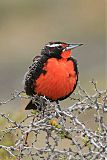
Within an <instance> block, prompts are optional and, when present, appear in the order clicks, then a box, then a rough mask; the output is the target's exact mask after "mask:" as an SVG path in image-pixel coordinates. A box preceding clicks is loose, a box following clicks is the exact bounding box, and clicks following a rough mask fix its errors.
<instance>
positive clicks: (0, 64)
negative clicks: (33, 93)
mask: <svg viewBox="0 0 107 160" xmlns="http://www.w3.org/2000/svg"><path fill="white" fill-rule="evenodd" d="M105 3H106V2H105V0H94V1H93V0H79V1H78V0H30V1H29V0H8V1H6V0H0V101H2V100H5V99H8V98H9V96H10V94H11V93H13V92H14V90H23V82H22V81H23V77H24V74H25V72H26V71H27V68H28V66H29V65H30V64H31V63H32V59H33V57H34V56H35V55H36V54H39V53H40V51H41V48H42V47H43V46H44V45H45V44H46V43H47V42H49V41H65V42H72V43H83V44H84V46H82V47H79V48H77V49H75V50H73V56H74V57H75V58H76V59H77V61H78V66H79V80H80V82H81V85H82V86H83V88H85V89H89V88H90V84H89V81H90V80H92V78H94V79H95V80H97V82H98V86H99V88H100V89H104V88H105V87H106V86H107V85H106V77H107V76H106V47H105V40H106V37H105V29H106V24H105V23H106V20H105V7H106V4H105ZM67 101H68V100H66V102H67ZM25 103H27V102H25ZM16 104H17V105H14V102H13V103H11V104H10V106H9V104H8V105H5V106H4V107H3V106H1V108H0V110H9V111H10V110H11V109H13V108H14V109H16V108H17V109H18V110H20V109H21V110H23V112H24V108H25V104H20V102H19V101H18V102H17V103H16Z"/></svg>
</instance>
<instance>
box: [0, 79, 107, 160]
mask: <svg viewBox="0 0 107 160" xmlns="http://www.w3.org/2000/svg"><path fill="white" fill-rule="evenodd" d="M91 84H92V85H93V87H94V91H95V93H94V94H91V95H90V94H89V93H87V92H86V91H85V90H84V89H83V88H82V87H81V86H80V84H78V88H79V89H78V93H75V94H74V95H72V96H71V97H70V99H71V100H72V101H73V102H74V104H73V105H72V106H70V107H68V108H67V109H65V110H63V109H61V110H59V108H58V106H57V104H56V103H52V102H50V101H49V100H47V99H46V98H45V97H38V96H37V97H35V98H36V99H38V102H39V103H38V104H41V102H43V104H44V106H43V108H42V111H41V112H40V111H36V112H35V113H31V114H29V115H27V116H26V117H25V118H23V120H22V121H20V122H17V121H15V120H12V119H11V117H10V116H9V115H7V114H5V113H0V116H1V119H5V120H6V121H7V123H8V124H9V126H8V127H5V126H4V128H2V129H0V149H3V150H4V151H6V152H7V153H9V155H7V156H14V157H16V158H17V159H18V160H23V159H24V158H26V159H27V158H28V159H30V158H31V159H32V160H34V159H35V157H36V158H38V159H43V160H45V159H47V160H52V159H54V160H61V159H68V160H72V159H73V160H74V159H75V160H80V159H82V160H89V159H91V160H95V159H101V160H104V159H107V118H106V117H107V116H106V114H107V90H103V91H101V90H99V89H98V88H97V84H96V82H95V81H94V80H92V81H91ZM16 98H20V99H28V98H31V97H27V96H26V95H25V94H24V91H21V92H18V91H15V93H14V94H12V97H11V98H10V99H9V100H7V101H4V102H0V105H5V104H7V103H9V102H11V101H13V100H14V99H16ZM33 98H34V97H33ZM1 107H2V106H1ZM89 111H92V113H91V115H90V116H91V117H92V116H93V117H92V118H93V122H92V123H94V129H93V128H91V126H90V127H89V126H88V125H87V121H86V119H85V118H81V117H84V114H87V113H88V112H89ZM89 119H90V118H89ZM8 133H9V134H11V135H13V136H14V142H13V145H11V146H6V145H4V144H3V140H4V139H5V138H6V137H7V136H8ZM62 142H63V143H65V142H66V144H67V145H65V146H61V143H62Z"/></svg>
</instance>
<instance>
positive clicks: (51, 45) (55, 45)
mask: <svg viewBox="0 0 107 160" xmlns="http://www.w3.org/2000/svg"><path fill="white" fill-rule="evenodd" d="M60 45H61V44H48V45H46V46H47V47H58V46H60Z"/></svg>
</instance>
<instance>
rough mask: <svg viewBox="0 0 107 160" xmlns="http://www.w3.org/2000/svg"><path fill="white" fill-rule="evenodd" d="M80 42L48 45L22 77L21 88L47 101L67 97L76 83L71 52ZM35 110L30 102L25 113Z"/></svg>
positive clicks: (74, 62)
mask: <svg viewBox="0 0 107 160" xmlns="http://www.w3.org/2000/svg"><path fill="white" fill-rule="evenodd" d="M81 45H83V44H82V43H79V44H75V43H66V42H60V41H56V42H53V41H52V42H49V43H47V44H46V45H45V46H44V47H43V48H42V50H41V53H40V54H39V55H37V56H35V57H34V59H33V63H32V64H31V65H30V66H29V68H28V71H27V72H26V74H25V79H24V89H25V92H26V94H27V95H28V96H31V97H34V96H35V95H38V96H45V97H46V98H47V99H49V100H50V101H52V102H53V101H55V102H57V103H59V101H61V100H64V99H66V98H67V97H69V96H70V95H71V94H72V93H73V92H74V90H75V88H76V86H77V82H78V74H79V72H78V64H77V60H76V59H75V58H74V57H73V56H72V50H73V49H74V48H76V47H79V46H81ZM30 109H34V110H35V109H37V106H36V105H35V103H34V101H33V100H32V99H31V100H30V102H29V103H28V105H27V106H26V108H25V110H30Z"/></svg>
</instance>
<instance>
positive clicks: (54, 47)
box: [41, 42, 82, 59]
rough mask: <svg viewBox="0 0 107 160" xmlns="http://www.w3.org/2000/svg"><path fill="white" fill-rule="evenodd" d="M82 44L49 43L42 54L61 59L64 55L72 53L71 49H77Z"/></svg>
mask: <svg viewBox="0 0 107 160" xmlns="http://www.w3.org/2000/svg"><path fill="white" fill-rule="evenodd" d="M80 45H82V44H69V43H65V42H49V43H48V44H46V45H45V47H44V48H43V49H42V51H41V54H42V55H47V56H48V57H55V58H59V59H60V58H61V57H62V56H61V55H63V53H65V52H66V53H67V52H68V51H69V52H70V51H71V49H73V48H76V47H78V46H80ZM66 53H65V54H66Z"/></svg>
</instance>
